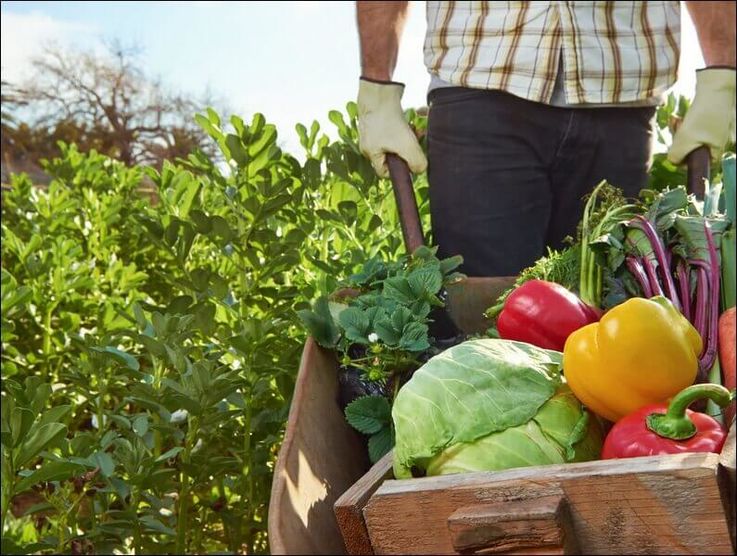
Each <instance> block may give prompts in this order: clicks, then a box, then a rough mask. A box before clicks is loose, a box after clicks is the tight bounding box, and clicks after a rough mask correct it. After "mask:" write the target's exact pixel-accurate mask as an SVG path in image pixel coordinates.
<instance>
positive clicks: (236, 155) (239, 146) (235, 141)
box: [225, 133, 248, 167]
mask: <svg viewBox="0 0 737 556" xmlns="http://www.w3.org/2000/svg"><path fill="white" fill-rule="evenodd" d="M225 144H226V145H227V146H228V149H229V150H230V156H231V157H232V158H233V160H235V162H236V163H237V164H238V166H241V167H244V166H246V165H248V152H247V151H246V149H245V148H244V147H243V142H242V141H241V138H240V137H238V136H237V135H233V134H231V133H229V134H228V135H227V136H226V138H225Z"/></svg>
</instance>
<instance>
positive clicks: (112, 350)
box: [91, 346, 140, 371]
mask: <svg viewBox="0 0 737 556" xmlns="http://www.w3.org/2000/svg"><path fill="white" fill-rule="evenodd" d="M91 349H92V351H96V352H97V353H100V354H102V355H104V356H106V357H108V358H109V359H111V360H113V361H115V362H116V363H120V364H121V365H123V366H124V367H128V368H129V369H131V370H133V371H137V370H139V369H140V365H139V364H138V360H137V359H136V358H135V357H133V356H132V355H131V354H129V353H126V352H124V351H123V350H121V349H118V348H116V347H113V346H105V347H104V348H97V347H93V348H91Z"/></svg>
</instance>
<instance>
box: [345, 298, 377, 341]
mask: <svg viewBox="0 0 737 556" xmlns="http://www.w3.org/2000/svg"><path fill="white" fill-rule="evenodd" d="M338 318H339V321H340V325H341V326H342V327H343V330H345V335H346V338H348V339H349V340H351V341H353V342H359V343H362V344H367V343H369V340H368V335H369V332H370V330H371V318H370V315H369V313H368V312H367V311H364V310H362V309H359V308H358V307H348V308H347V309H345V310H344V311H342V312H341V313H340V316H339V317H338Z"/></svg>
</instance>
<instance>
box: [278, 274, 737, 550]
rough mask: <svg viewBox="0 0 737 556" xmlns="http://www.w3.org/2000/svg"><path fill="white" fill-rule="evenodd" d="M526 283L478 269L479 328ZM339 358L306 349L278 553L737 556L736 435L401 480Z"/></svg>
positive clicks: (469, 297)
mask: <svg viewBox="0 0 737 556" xmlns="http://www.w3.org/2000/svg"><path fill="white" fill-rule="evenodd" d="M512 281H513V278H508V277H503V278H469V279H467V280H464V281H463V282H462V283H461V284H459V285H457V286H454V287H452V288H451V289H450V292H449V293H450V298H449V309H450V312H451V314H452V315H453V318H454V320H455V321H456V323H457V324H458V325H459V326H460V327H461V328H462V329H463V330H465V331H467V332H476V331H483V330H484V329H485V328H486V327H487V326H488V323H487V322H486V321H485V319H484V317H483V311H484V310H485V309H486V308H487V307H489V306H490V305H491V303H492V302H493V301H494V300H495V299H496V298H497V296H498V295H499V293H501V292H502V291H503V290H504V289H506V288H507V287H508V286H509V285H510V284H511V283H512ZM337 367H338V364H337V361H336V358H335V356H334V354H332V353H331V352H329V351H326V350H323V349H321V348H320V347H319V346H317V344H315V343H314V341H313V340H312V339H309V340H308V341H307V343H306V345H305V349H304V352H303V355H302V361H301V364H300V369H299V374H298V377H297V385H296V387H295V395H294V399H293V401H292V406H291V408H290V414H289V421H288V424H287V431H286V434H285V438H284V443H283V444H282V447H281V450H280V452H279V457H278V459H277V465H276V468H275V472H274V480H273V484H272V492H271V502H270V506H269V524H268V525H269V540H270V545H271V551H272V553H273V554H344V553H348V554H373V553H376V554H402V553H403V554H407V553H411V554H455V553H461V554H473V553H495V552H501V553H507V554H512V553H516V554H525V553H527V554H543V553H544V554H573V553H584V554H596V553H599V554H633V553H647V554H688V553H695V554H709V553H711V554H731V553H733V542H734V539H733V538H732V540H731V541H730V531H732V534H733V532H734V504H733V503H732V500H733V499H734V473H735V447H734V444H735V439H734V432H735V428H734V427H733V429H732V432H731V436H730V439H729V440H728V441H727V444H726V446H725V450H724V452H723V453H722V454H721V456H720V455H718V454H687V455H683V456H661V457H655V458H636V459H630V460H620V461H596V462H588V463H580V464H566V465H549V466H540V467H528V468H520V469H512V470H508V471H501V472H489V473H470V474H462V475H447V476H443V477H432V478H422V479H411V480H401V481H397V480H394V479H393V476H392V473H391V454H388V455H387V456H386V457H385V458H384V459H382V460H381V461H380V462H378V463H377V464H376V465H374V466H373V467H369V465H368V461H367V460H366V451H365V444H364V441H363V440H362V438H361V436H360V435H359V434H358V433H356V432H355V431H354V430H353V429H352V428H351V427H350V426H348V425H347V424H346V422H345V419H344V417H343V414H342V413H341V411H340V410H339V408H338V405H337V401H336V396H337Z"/></svg>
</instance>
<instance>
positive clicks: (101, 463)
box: [89, 452, 115, 477]
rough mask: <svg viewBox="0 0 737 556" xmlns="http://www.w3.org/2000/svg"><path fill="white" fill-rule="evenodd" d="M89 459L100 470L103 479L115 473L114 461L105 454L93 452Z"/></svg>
mask: <svg viewBox="0 0 737 556" xmlns="http://www.w3.org/2000/svg"><path fill="white" fill-rule="evenodd" d="M89 459H90V461H92V462H94V464H95V466H96V467H99V468H100V473H102V476H103V477H111V476H112V475H113V473H115V461H114V460H113V458H112V456H110V454H108V453H107V452H95V453H94V454H93V455H92V456H90V458H89Z"/></svg>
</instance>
